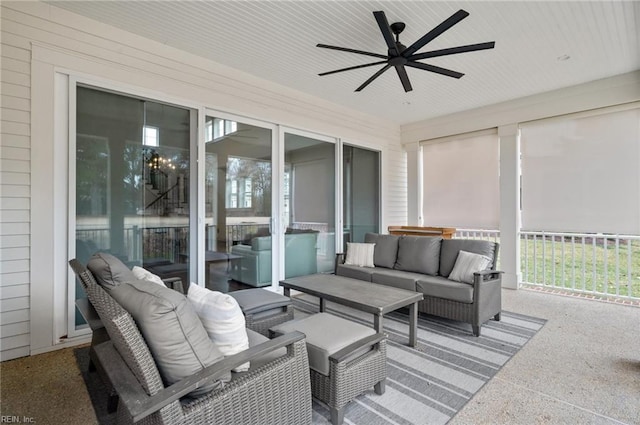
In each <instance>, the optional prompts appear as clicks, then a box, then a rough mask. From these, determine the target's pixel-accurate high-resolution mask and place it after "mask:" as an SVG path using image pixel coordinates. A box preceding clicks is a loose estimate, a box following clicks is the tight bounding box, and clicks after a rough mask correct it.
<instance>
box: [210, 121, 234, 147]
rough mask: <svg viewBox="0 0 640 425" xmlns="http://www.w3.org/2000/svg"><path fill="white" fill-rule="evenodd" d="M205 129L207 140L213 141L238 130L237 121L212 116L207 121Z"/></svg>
mask: <svg viewBox="0 0 640 425" xmlns="http://www.w3.org/2000/svg"><path fill="white" fill-rule="evenodd" d="M205 131H206V139H207V142H215V141H217V140H218V139H220V138H221V137H224V136H228V135H230V134H232V133H235V132H236V131H238V123H237V122H235V121H231V120H224V119H221V118H214V119H212V120H209V121H207V124H206V127H205Z"/></svg>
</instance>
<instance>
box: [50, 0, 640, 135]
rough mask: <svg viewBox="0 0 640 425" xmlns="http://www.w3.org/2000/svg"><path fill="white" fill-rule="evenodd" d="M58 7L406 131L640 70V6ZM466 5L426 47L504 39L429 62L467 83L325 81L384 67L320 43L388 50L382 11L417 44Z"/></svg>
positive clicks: (414, 73) (434, 77)
mask: <svg viewBox="0 0 640 425" xmlns="http://www.w3.org/2000/svg"><path fill="white" fill-rule="evenodd" d="M49 3H51V4H54V5H56V6H58V7H61V8H64V9H67V10H69V11H72V12H75V13H78V14H81V15H84V16H87V17H90V18H93V19H95V20H98V21H101V22H103V23H106V24H109V25H112V26H114V27H118V28H121V29H123V30H126V31H129V32H131V33H135V34H138V35H140V36H144V37H147V38H150V39H153V40H156V41H159V42H161V43H163V44H166V45H169V46H172V47H175V48H178V49H182V50H185V51H188V52H191V53H194V54H196V55H199V56H203V57H206V58H209V59H211V60H213V61H216V62H219V63H222V64H224V65H227V66H231V67H233V68H236V69H240V70H242V71H245V72H248V73H251V74H254V75H256V76H259V77H261V78H264V79H267V80H270V81H273V82H276V83H279V84H282V85H285V86H288V87H290V88H294V89H297V90H300V91H302V92H306V93H308V94H311V95H314V96H317V97H320V98H323V99H326V100H328V101H331V102H334V103H337V104H340V105H344V106H346V107H350V108H353V109H356V110H359V111H361V112H364V113H368V114H371V115H374V116H379V117H384V118H386V119H388V120H391V121H394V122H396V123H398V124H406V123H411V122H415V121H420V120H423V119H426V118H432V117H436V116H440V115H445V114H449V113H452V112H457V111H462V110H467V109H472V108H476V107H480V106H484V105H490V104H494V103H498V102H502V101H506V100H509V99H515V98H520V97H524V96H528V95H532V94H537V93H541V92H545V91H549V90H554V89H558V88H561V87H567V86H572V85H576V84H580V83H584V82H588V81H592V80H597V79H601V78H605V77H610V76H613V75H618V74H623V73H626V72H630V71H634V70H637V69H640V30H639V27H640V24H639V22H640V2H638V1H615V2H614V1H588V2H582V1H580V2H577V1H566V2H549V1H537V2H520V1H512V2H506V1H499V2H493V1H464V2H443V1H313V0H310V1H206V2H192V1H161V2H156V1H63V2H61V1H52V2H49ZM458 9H464V10H466V11H467V12H469V13H470V16H469V17H467V18H466V19H464V20H462V21H461V22H459V23H458V24H457V25H455V26H453V27H452V28H451V29H450V30H448V31H446V32H445V33H444V34H442V35H441V36H440V37H438V38H436V39H435V40H434V41H432V42H431V43H429V44H427V46H425V47H423V48H422V49H421V50H420V51H419V52H424V51H429V50H436V49H443V48H447V47H455V46H459V45H466V44H474V43H480V42H486V41H494V40H495V42H496V47H495V49H493V50H483V51H478V52H470V53H463V54H459V55H452V56H444V57H439V58H433V59H427V60H423V61H422V62H425V63H429V64H433V65H437V66H441V67H444V68H449V69H452V70H455V71H459V72H463V73H465V74H466V75H465V76H464V77H462V78H461V79H459V80H456V79H453V78H449V77H445V76H442V75H438V74H434V73H431V72H427V71H422V70H418V69H414V68H407V72H408V74H409V78H410V80H411V82H412V85H413V91H412V92H409V93H405V92H404V90H403V88H402V85H401V83H400V81H399V79H398V76H397V74H396V73H395V72H394V71H393V69H391V70H388V71H387V72H385V73H384V74H383V75H382V76H381V77H380V78H378V79H377V80H375V81H374V82H373V83H371V84H370V85H369V86H368V87H366V88H365V89H364V90H363V91H362V92H359V93H355V92H354V90H355V89H356V88H357V87H358V86H359V85H360V84H362V83H363V82H364V81H365V80H367V79H368V78H369V77H370V76H371V75H373V73H375V72H376V70H377V69H379V68H381V67H382V65H380V66H374V67H369V68H363V69H358V70H353V71H347V72H342V73H337V74H333V75H329V76H323V77H320V76H318V75H317V74H318V73H320V72H324V71H331V70H334V69H339V68H345V67H348V66H353V65H359V64H364V63H369V62H374V61H376V60H377V59H375V58H369V57H367V56H361V55H357V54H353V53H346V52H340V51H333V50H327V49H320V48H317V47H315V45H316V44H317V43H323V44H330V45H337V46H342V47H348V48H352V49H357V50H365V51H370V52H375V53H379V54H386V50H387V49H386V46H385V42H384V39H383V38H382V35H381V33H380V29H379V28H378V26H377V24H376V21H375V19H374V17H373V14H372V12H373V11H376V10H383V11H384V12H385V13H386V15H387V19H388V20H389V22H390V23H392V22H396V21H402V22H405V23H406V25H407V28H406V29H405V31H404V32H403V33H402V34H401V36H400V40H401V41H402V42H403V44H405V45H407V46H408V45H410V44H411V43H413V42H414V41H415V40H417V39H418V38H420V37H421V36H422V35H423V34H425V33H426V32H428V31H429V30H431V29H432V28H433V27H435V26H436V25H438V24H439V23H440V22H442V21H443V20H445V19H446V18H448V17H449V16H451V15H452V14H453V13H455V12H456V11H457V10H458ZM565 57H569V58H568V59H566V60H562V58H565Z"/></svg>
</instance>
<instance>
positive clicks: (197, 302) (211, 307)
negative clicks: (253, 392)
mask: <svg viewBox="0 0 640 425" xmlns="http://www.w3.org/2000/svg"><path fill="white" fill-rule="evenodd" d="M187 299H188V300H189V301H190V302H191V305H193V308H194V309H195V311H196V314H197V315H198V317H199V318H200V321H201V322H202V324H203V325H204V328H205V330H206V331H207V334H209V338H210V339H211V341H213V343H214V344H215V345H216V347H218V349H219V350H220V352H221V353H222V354H224V355H225V356H230V355H232V354H236V353H239V352H241V351H244V350H246V349H247V348H249V338H248V336H247V328H246V323H245V319H244V314H243V313H242V310H241V309H240V305H238V302H237V301H236V300H235V298H233V297H232V296H231V295H229V294H223V293H222V292H216V291H211V290H209V289H207V288H203V287H201V286H199V285H197V284H195V283H191V285H190V286H189V291H188V292H187ZM233 370H234V371H235V372H245V371H247V370H249V363H248V362H247V363H245V364H242V365H240V366H238V367H237V368H235V369H233Z"/></svg>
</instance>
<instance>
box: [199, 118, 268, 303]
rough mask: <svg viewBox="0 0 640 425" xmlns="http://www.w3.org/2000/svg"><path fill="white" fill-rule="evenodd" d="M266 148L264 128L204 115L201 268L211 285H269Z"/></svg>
mask: <svg viewBox="0 0 640 425" xmlns="http://www.w3.org/2000/svg"><path fill="white" fill-rule="evenodd" d="M271 147H272V131H271V130H270V129H268V128H262V127H258V126H254V125H250V124H245V123H242V122H237V121H233V120H229V119H223V118H218V117H213V116H207V117H206V119H205V164H206V165H205V248H206V250H205V260H204V261H205V268H204V270H205V284H206V286H207V287H208V288H210V289H213V290H217V291H221V292H228V291H229V290H233V289H237V288H238V287H242V286H237V285H236V286H235V287H234V285H233V284H234V283H237V282H239V283H243V284H246V285H250V286H268V285H271V270H272V267H271V263H272V255H271V247H272V240H271V208H272V204H271V184H272V163H271ZM230 283H232V285H231V287H230Z"/></svg>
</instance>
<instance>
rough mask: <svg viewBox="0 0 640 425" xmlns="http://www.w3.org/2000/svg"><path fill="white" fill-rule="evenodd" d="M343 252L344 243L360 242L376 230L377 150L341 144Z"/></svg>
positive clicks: (378, 163)
mask: <svg viewBox="0 0 640 425" xmlns="http://www.w3.org/2000/svg"><path fill="white" fill-rule="evenodd" d="M342 205H343V208H342V211H343V213H342V215H343V243H344V246H343V252H346V249H347V245H346V244H347V242H364V235H365V234H367V233H368V232H373V233H378V232H379V231H380V152H378V151H374V150H370V149H364V148H360V147H356V146H350V145H346V144H345V145H343V147H342Z"/></svg>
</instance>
